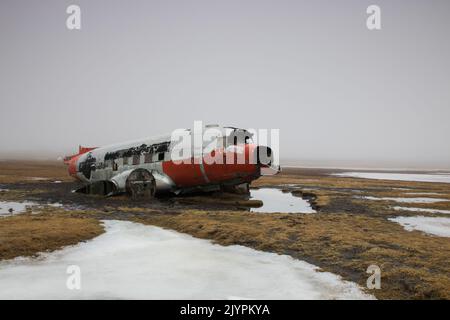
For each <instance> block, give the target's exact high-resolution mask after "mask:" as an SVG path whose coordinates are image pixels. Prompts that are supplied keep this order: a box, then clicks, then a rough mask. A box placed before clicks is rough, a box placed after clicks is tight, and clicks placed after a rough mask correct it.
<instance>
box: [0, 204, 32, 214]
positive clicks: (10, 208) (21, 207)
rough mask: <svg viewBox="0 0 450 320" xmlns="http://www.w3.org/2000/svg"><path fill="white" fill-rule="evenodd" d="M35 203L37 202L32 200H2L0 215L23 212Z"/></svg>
mask: <svg viewBox="0 0 450 320" xmlns="http://www.w3.org/2000/svg"><path fill="white" fill-rule="evenodd" d="M35 205H37V203H35V202H31V201H23V202H14V201H0V216H10V215H14V214H19V213H23V212H25V211H27V208H29V207H31V206H35Z"/></svg>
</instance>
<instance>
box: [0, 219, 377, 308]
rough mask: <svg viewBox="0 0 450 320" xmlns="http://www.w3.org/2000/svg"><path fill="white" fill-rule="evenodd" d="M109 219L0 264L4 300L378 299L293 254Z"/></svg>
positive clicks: (1, 294)
mask: <svg viewBox="0 0 450 320" xmlns="http://www.w3.org/2000/svg"><path fill="white" fill-rule="evenodd" d="M104 224H105V227H106V233H104V234H103V235H101V236H99V237H97V238H95V239H93V240H91V241H88V242H86V243H81V244H78V245H76V246H72V247H67V248H65V249H62V250H60V251H56V252H53V253H45V254H42V255H41V256H40V257H39V258H34V259H32V258H18V259H15V260H9V261H5V262H2V263H0V288H2V290H0V299H19V298H24V299H35V298H40V299H55V298H57V299H109V298H111V299H232V298H233V299H234V298H236V297H239V298H251V299H373V296H371V295H367V294H365V293H363V292H362V291H361V289H360V288H359V287H358V286H357V285H356V284H355V283H352V282H347V281H343V280H342V279H341V278H340V277H338V276H337V275H334V274H332V273H328V272H318V270H317V268H316V267H315V266H314V265H311V264H309V263H306V262H304V261H300V260H295V259H293V258H291V257H289V256H284V255H277V254H273V253H267V252H262V251H256V250H253V249H250V248H246V247H242V246H228V247H224V246H220V245H215V244H212V243H211V242H210V241H207V240H201V239H196V238H193V237H191V236H188V235H185V234H180V233H177V232H175V231H169V230H164V229H161V228H158V227H154V226H145V225H141V224H137V223H132V222H125V221H105V222H104ZM71 265H77V266H79V267H80V271H81V290H69V289H68V288H67V287H66V281H67V279H68V277H69V276H70V275H69V274H67V273H66V271H67V268H68V266H71ZM5 289H6V290H5Z"/></svg>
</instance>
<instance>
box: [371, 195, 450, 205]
mask: <svg viewBox="0 0 450 320" xmlns="http://www.w3.org/2000/svg"><path fill="white" fill-rule="evenodd" d="M362 198H363V199H366V200H384V201H395V202H400V203H436V202H445V201H450V200H448V199H437V198H390V197H384V198H377V197H370V196H368V197H362Z"/></svg>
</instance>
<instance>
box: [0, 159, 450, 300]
mask: <svg viewBox="0 0 450 320" xmlns="http://www.w3.org/2000/svg"><path fill="white" fill-rule="evenodd" d="M333 172H337V170H322V169H289V168H286V169H284V170H283V173H282V174H279V175H277V176H271V177H262V178H260V179H258V180H257V181H255V182H254V183H253V184H252V187H254V188H261V187H270V188H279V189H281V190H283V191H284V192H292V194H293V195H296V196H299V197H303V198H305V199H308V200H309V201H310V203H311V204H312V205H313V207H314V208H315V209H316V210H317V213H314V214H298V213H297V214H294V213H292V214H285V213H270V214H267V213H264V214H261V213H252V212H249V207H252V206H258V205H260V203H258V202H255V201H248V200H247V198H246V197H245V196H238V195H232V194H221V193H211V194H204V195H193V196H178V197H161V198H158V199H155V200H154V201H152V202H142V201H138V202H135V201H131V200H130V199H128V198H127V197H124V196H120V197H112V198H102V197H96V196H86V195H82V194H77V193H72V190H73V189H75V188H76V186H77V183H76V182H73V181H72V180H71V179H70V177H68V176H67V173H66V168H65V166H64V165H62V164H61V163H59V162H0V189H2V188H3V189H7V190H8V191H0V201H7V200H9V201H12V200H19V201H20V200H29V201H30V200H31V201H34V202H37V203H40V204H41V205H45V204H48V203H61V204H63V205H64V207H61V208H60V207H51V206H43V207H40V208H37V209H33V213H31V212H29V213H25V214H21V215H16V216H11V217H3V218H0V259H11V258H14V257H17V256H27V255H35V254H37V253H38V252H42V251H48V250H55V249H58V248H61V247H62V246H65V245H71V244H74V243H77V242H79V241H86V240H89V239H92V238H93V237H95V236H97V235H99V234H101V233H102V232H103V229H102V225H101V223H100V220H103V219H120V220H131V221H135V222H140V223H144V224H152V225H157V226H160V227H164V228H170V229H173V230H177V231H180V232H184V233H188V234H191V235H193V236H195V237H199V238H204V239H211V240H213V241H215V242H216V243H219V244H222V245H232V244H238V245H244V246H248V247H251V248H255V249H258V250H264V251H269V252H276V253H280V254H287V255H290V256H292V257H294V258H298V259H301V260H305V261H308V262H310V263H313V264H315V265H317V266H319V267H321V268H322V270H324V271H330V272H333V273H336V274H338V275H340V276H342V277H343V278H344V279H347V280H351V281H355V282H357V283H359V284H360V285H361V286H362V287H366V280H367V277H368V276H369V274H367V273H366V270H367V267H368V266H369V265H372V264H375V265H378V266H379V267H380V268H381V272H382V273H381V281H382V282H381V289H379V290H375V289H374V290H369V289H366V290H367V292H369V293H371V294H374V295H375V296H376V297H377V298H379V299H450V239H449V238H444V237H437V236H431V235H428V234H425V233H422V232H420V231H412V232H409V231H406V230H404V229H403V227H402V226H400V225H399V224H397V223H394V222H391V221H389V220H388V218H391V217H396V216H416V215H424V216H444V217H445V216H447V217H448V215H445V214H428V213H422V212H421V213H420V214H417V213H414V212H409V211H397V210H394V209H392V208H391V207H392V206H395V205H398V204H397V203H393V202H391V201H370V200H365V199H363V198H362V196H374V197H417V196H413V195H408V194H407V193H408V192H428V193H430V192H435V193H439V194H440V195H439V196H438V197H439V198H445V199H449V200H450V184H444V183H427V182H406V181H405V182H402V181H388V180H369V179H358V178H342V177H334V176H330V173H333ZM420 197H427V196H426V195H421V196H420ZM428 197H437V196H435V195H429V196H428ZM402 206H403V207H407V206H410V207H426V208H436V209H443V210H450V202H438V203H430V204H407V203H405V204H402ZM36 212H38V213H36ZM274 276H276V275H274Z"/></svg>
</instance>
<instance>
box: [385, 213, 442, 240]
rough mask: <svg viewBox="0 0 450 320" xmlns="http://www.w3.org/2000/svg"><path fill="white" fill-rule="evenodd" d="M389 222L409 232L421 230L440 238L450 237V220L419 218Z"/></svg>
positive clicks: (402, 218) (397, 218) (406, 218)
mask: <svg viewBox="0 0 450 320" xmlns="http://www.w3.org/2000/svg"><path fill="white" fill-rule="evenodd" d="M389 220H391V221H394V222H397V223H400V224H401V225H402V226H403V227H404V228H405V229H406V230H408V231H413V230H420V231H423V232H426V233H428V234H432V235H436V236H440V237H450V218H441V217H423V216H417V217H396V218H390V219H389Z"/></svg>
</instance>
